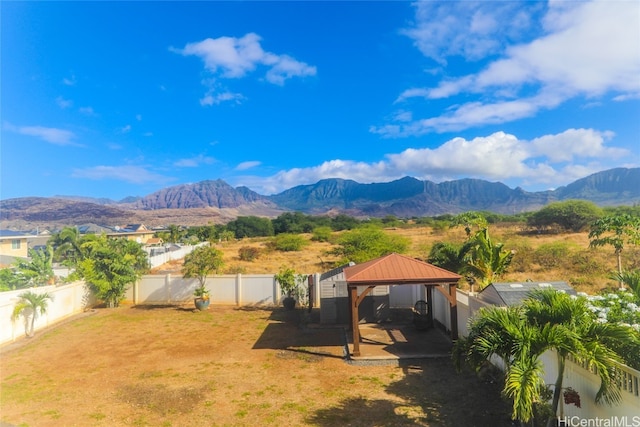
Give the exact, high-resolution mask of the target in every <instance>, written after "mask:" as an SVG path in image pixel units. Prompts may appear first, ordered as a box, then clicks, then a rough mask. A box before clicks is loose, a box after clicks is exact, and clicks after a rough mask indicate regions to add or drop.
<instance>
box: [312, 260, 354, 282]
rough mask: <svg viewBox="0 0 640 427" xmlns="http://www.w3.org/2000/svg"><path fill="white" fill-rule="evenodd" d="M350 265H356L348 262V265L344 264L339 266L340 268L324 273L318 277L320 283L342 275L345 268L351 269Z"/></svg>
mask: <svg viewBox="0 0 640 427" xmlns="http://www.w3.org/2000/svg"><path fill="white" fill-rule="evenodd" d="M352 265H356V264H355V263H354V262H350V263H349V264H344V265H341V266H340V267H336V268H334V269H333V270H329V271H325V272H324V273H322V274H321V275H320V281H323V280H327V279H329V278H330V277H334V276H337V275H338V274H340V273H342V272H343V271H344V269H345V268H347V267H351V266H352Z"/></svg>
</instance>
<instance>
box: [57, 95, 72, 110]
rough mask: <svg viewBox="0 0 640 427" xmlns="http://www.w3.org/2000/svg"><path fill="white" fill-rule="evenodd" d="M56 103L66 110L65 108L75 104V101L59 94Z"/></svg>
mask: <svg viewBox="0 0 640 427" xmlns="http://www.w3.org/2000/svg"><path fill="white" fill-rule="evenodd" d="M56 104H58V107H60V108H62V109H63V110H64V109H65V108H69V107H71V106H73V101H71V100H70V99H64V98H63V97H61V96H59V97H57V98H56Z"/></svg>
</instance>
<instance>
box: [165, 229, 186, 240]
mask: <svg viewBox="0 0 640 427" xmlns="http://www.w3.org/2000/svg"><path fill="white" fill-rule="evenodd" d="M185 234H186V233H185V231H184V230H183V229H182V227H180V226H178V225H175V224H169V226H168V227H167V234H166V239H165V240H166V241H167V242H169V243H179V242H180V241H181V240H182V238H183V237H184V235H185Z"/></svg>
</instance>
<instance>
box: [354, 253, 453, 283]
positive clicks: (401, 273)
mask: <svg viewBox="0 0 640 427" xmlns="http://www.w3.org/2000/svg"><path fill="white" fill-rule="evenodd" d="M344 273H345V277H346V279H347V283H349V284H350V283H355V284H371V285H375V284H378V285H381V284H385V285H390V284H403V283H406V284H421V283H454V284H455V283H457V282H458V280H460V279H461V278H462V277H461V276H460V275H458V274H456V273H452V272H450V271H448V270H445V269H443V268H440V267H436V266H435V265H432V264H429V263H426V262H424V261H420V260H417V259H414V258H410V257H408V256H404V255H400V254H396V253H392V254H389V255H385V256H383V257H380V258H376V259H373V260H371V261H368V262H365V263H362V264H356V265H354V266H352V267H347V268H345V269H344Z"/></svg>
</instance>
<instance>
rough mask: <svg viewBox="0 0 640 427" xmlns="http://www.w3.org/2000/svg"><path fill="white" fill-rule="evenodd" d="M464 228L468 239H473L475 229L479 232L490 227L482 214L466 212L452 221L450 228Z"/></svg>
mask: <svg viewBox="0 0 640 427" xmlns="http://www.w3.org/2000/svg"><path fill="white" fill-rule="evenodd" d="M460 225H462V226H464V231H465V233H467V238H468V239H469V238H471V231H472V228H473V227H477V228H478V230H483V229H486V228H487V227H488V225H489V224H488V222H487V218H485V216H484V215H483V214H481V213H480V212H473V211H471V212H465V213H462V214H460V215H456V216H454V217H453V218H452V219H451V225H450V227H452V228H453V227H458V226H460Z"/></svg>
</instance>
